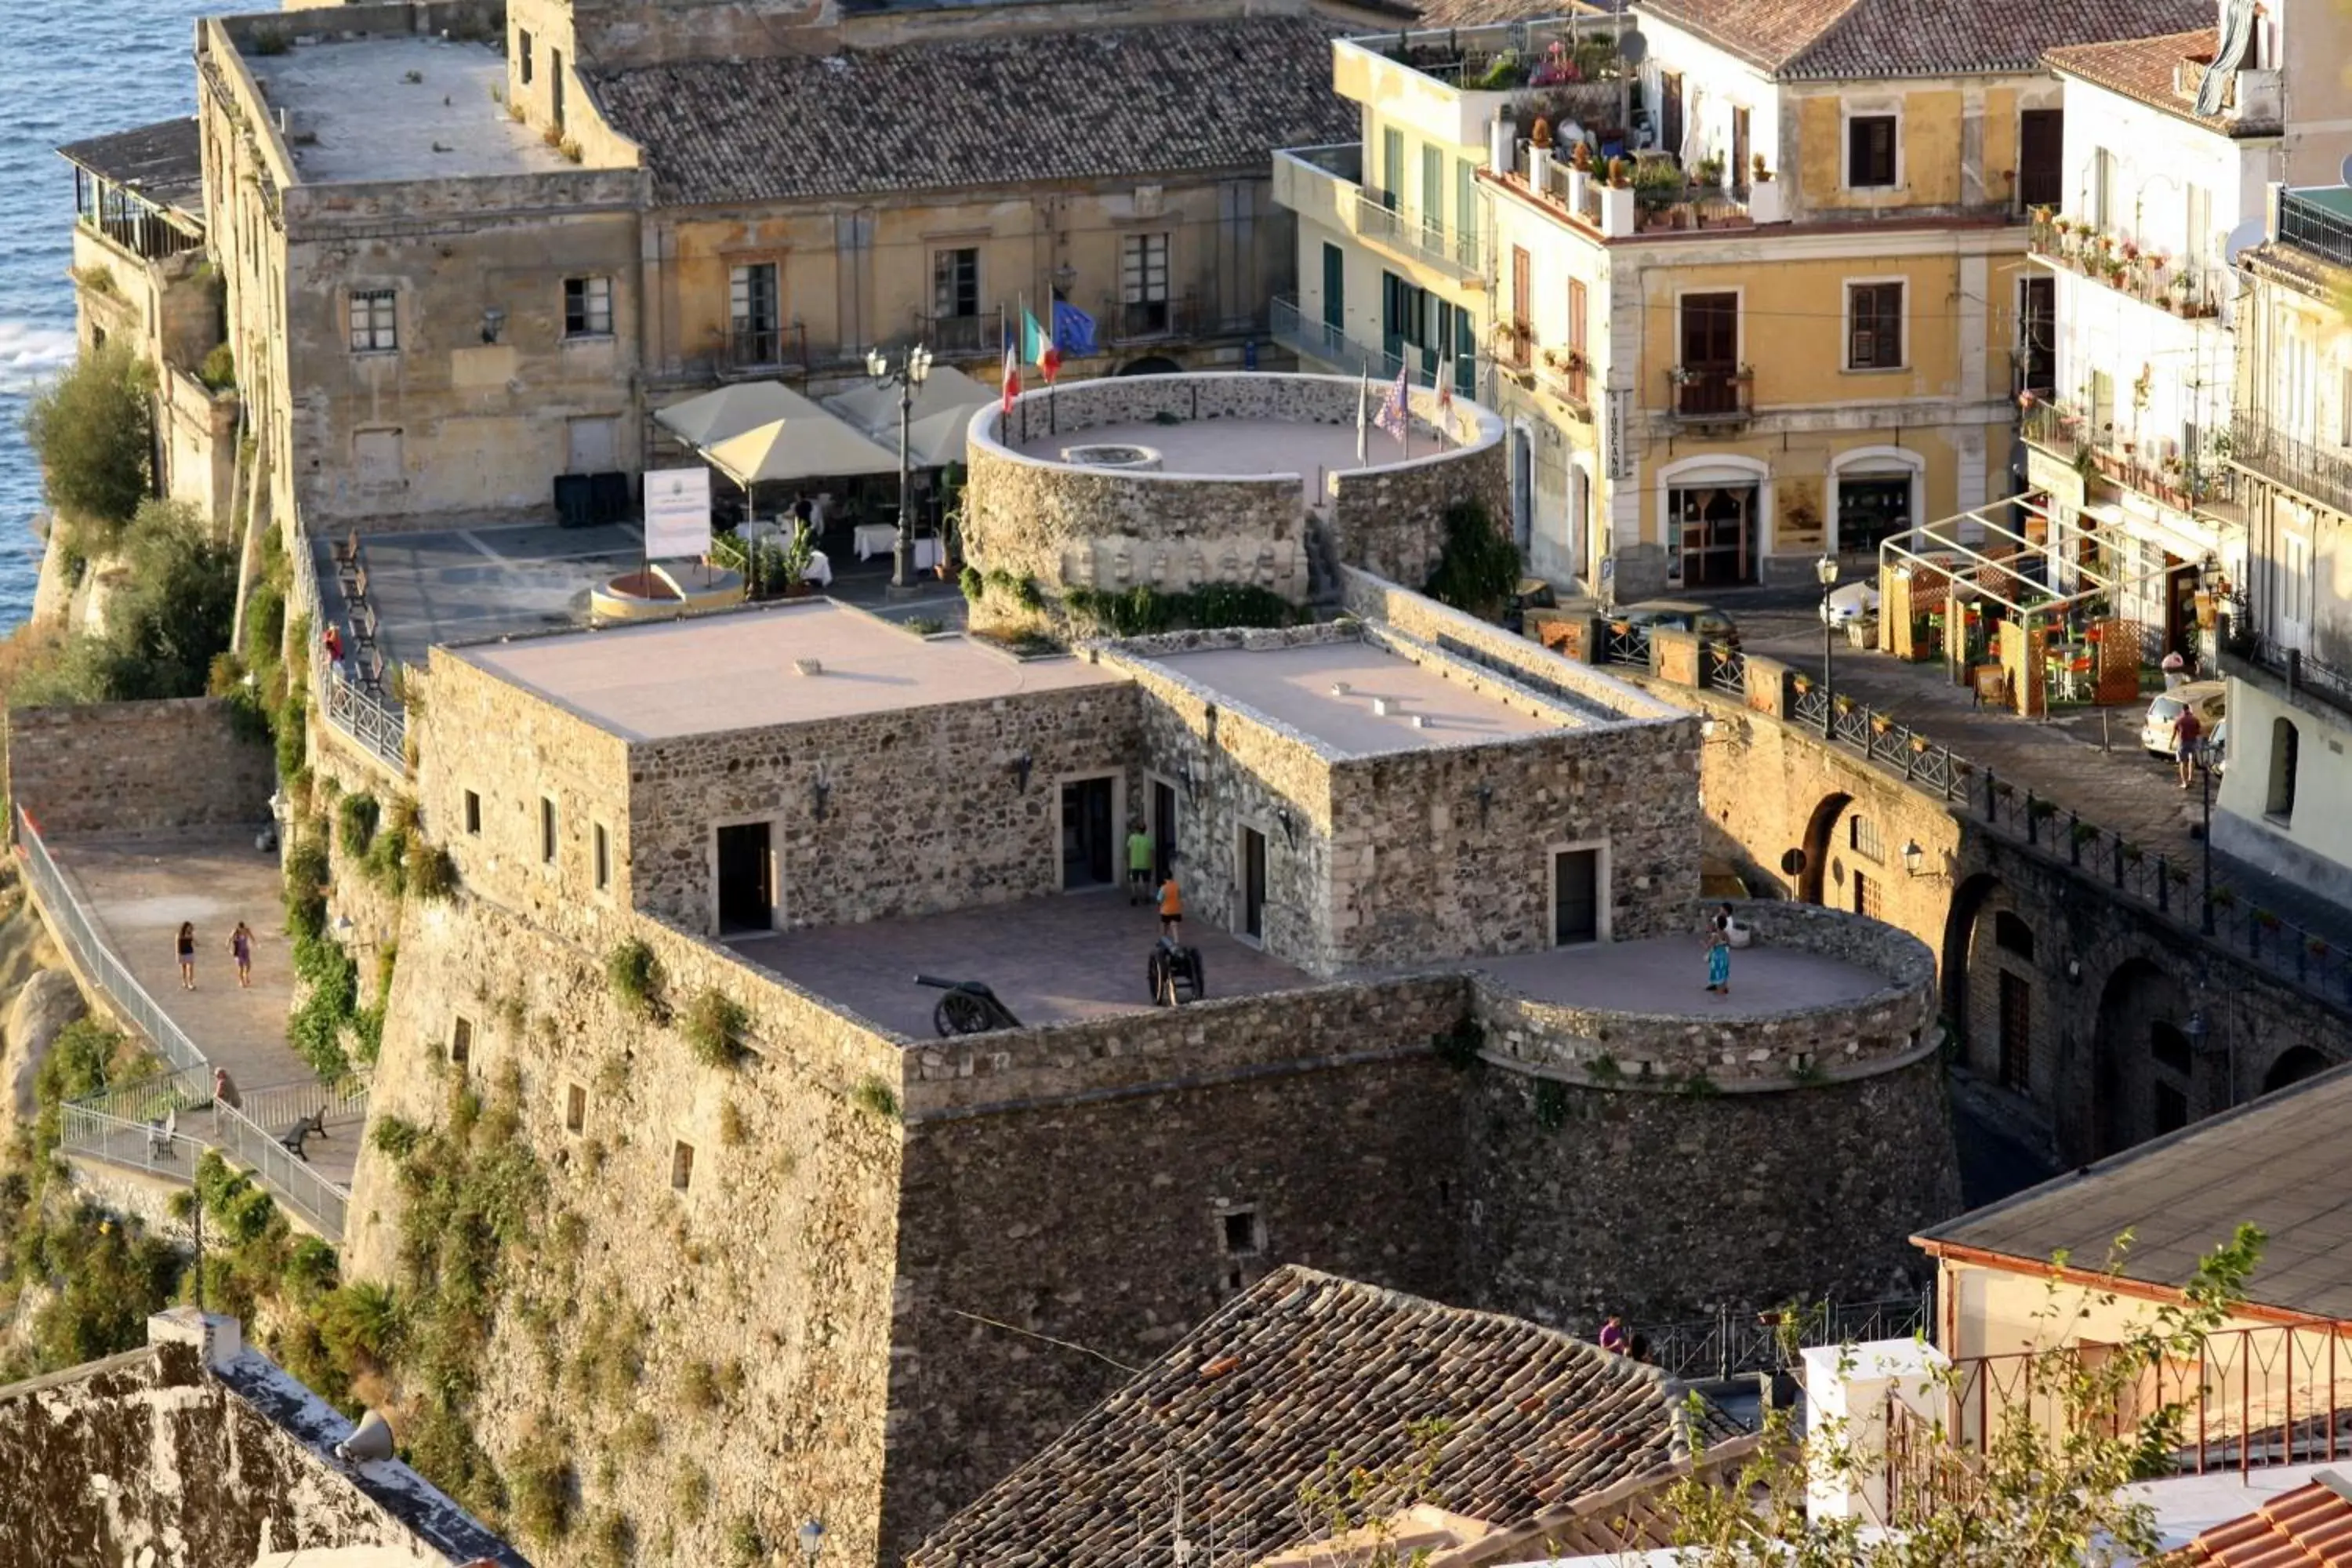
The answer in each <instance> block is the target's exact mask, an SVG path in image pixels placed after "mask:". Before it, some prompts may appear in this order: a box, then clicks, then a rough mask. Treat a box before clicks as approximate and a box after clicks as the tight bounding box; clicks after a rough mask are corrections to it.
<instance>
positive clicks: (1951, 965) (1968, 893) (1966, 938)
mask: <svg viewBox="0 0 2352 1568" xmlns="http://www.w3.org/2000/svg"><path fill="white" fill-rule="evenodd" d="M2004 890H2005V889H2003V888H2002V886H2001V880H2000V878H1999V877H1997V876H1995V875H1994V874H1993V873H1992V872H1990V871H1979V872H1977V873H1975V874H1974V875H1973V876H1969V877H1966V878H1963V879H1961V881H1960V885H1959V886H1958V887H1957V888H1955V889H1952V901H1951V904H1950V906H1949V907H1948V909H1947V910H1946V911H1945V915H1944V951H1943V954H1942V958H1943V962H1942V963H1941V964H1940V965H1939V968H1940V971H1941V975H1942V986H1943V1005H1944V1017H1945V1019H1946V1021H1947V1026H1948V1028H1950V1029H1951V1031H1952V1034H1953V1036H1954V1039H1955V1043H1956V1044H1958V1045H1960V1046H1961V1047H1962V1048H1963V1049H1965V1046H1966V1042H1967V1040H1968V1038H1969V943H1970V942H1972V941H1973V940H1974V938H1975V936H1976V925H1977V916H1978V915H1979V914H1981V913H1983V912H1984V910H1985V907H1986V906H1987V905H1988V904H1990V902H1991V901H1992V900H1993V899H1994V898H1995V897H1996V896H1997V895H1999V894H2000V893H2001V892H2002V891H2004Z"/></svg>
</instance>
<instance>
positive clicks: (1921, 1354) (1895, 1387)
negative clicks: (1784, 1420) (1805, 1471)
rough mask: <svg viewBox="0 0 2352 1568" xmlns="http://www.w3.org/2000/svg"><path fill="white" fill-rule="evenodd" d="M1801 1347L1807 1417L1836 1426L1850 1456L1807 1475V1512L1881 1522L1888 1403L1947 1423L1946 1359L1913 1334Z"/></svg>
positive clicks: (1818, 1517) (1930, 1421)
mask: <svg viewBox="0 0 2352 1568" xmlns="http://www.w3.org/2000/svg"><path fill="white" fill-rule="evenodd" d="M1804 1355H1805V1400H1806V1404H1807V1411H1806V1425H1807V1426H1809V1427H1811V1429H1812V1430H1814V1431H1816V1432H1819V1431H1823V1430H1828V1431H1833V1432H1836V1433H1837V1434H1838V1435H1839V1436H1840V1438H1841V1439H1842V1440H1843V1445H1844V1447H1845V1450H1846V1452H1847V1453H1848V1454H1849V1455H1850V1456H1851V1458H1852V1462H1851V1463H1850V1464H1847V1465H1843V1466H1835V1467H1830V1468H1822V1469H1816V1470H1815V1471H1814V1473H1813V1474H1811V1476H1809V1477H1808V1478H1807V1479H1806V1482H1805V1514H1806V1517H1807V1518H1809V1519H1811V1520H1813V1521H1823V1520H1836V1519H1859V1520H1860V1521H1862V1522H1863V1523H1864V1524H1877V1525H1884V1524H1886V1523H1888V1522H1889V1521H1888V1519H1887V1506H1886V1502H1887V1492H1886V1429H1887V1410H1888V1407H1889V1406H1890V1405H1895V1404H1900V1405H1902V1406H1903V1407H1904V1408H1905V1409H1906V1411H1908V1412H1909V1413H1910V1414H1911V1415H1916V1416H1917V1417H1919V1419H1920V1421H1921V1423H1922V1424H1923V1425H1925V1426H1930V1427H1933V1426H1945V1425H1948V1422H1949V1415H1948V1412H1947V1411H1946V1409H1945V1405H1946V1403H1947V1399H1948V1395H1947V1393H1946V1387H1947V1385H1946V1384H1945V1381H1944V1379H1945V1374H1946V1373H1948V1371H1949V1370H1950V1368H1951V1364H1952V1363H1951V1361H1950V1359H1949V1358H1948V1357H1947V1356H1946V1355H1945V1354H1944V1352H1942V1351H1939V1350H1937V1348H1936V1347H1935V1346H1934V1345H1931V1344H1923V1343H1921V1342H1919V1341H1917V1340H1879V1341H1876V1342H1873V1343H1870V1344H1866V1345H1811V1346H1808V1347H1807V1348H1806V1350H1805V1352H1804Z"/></svg>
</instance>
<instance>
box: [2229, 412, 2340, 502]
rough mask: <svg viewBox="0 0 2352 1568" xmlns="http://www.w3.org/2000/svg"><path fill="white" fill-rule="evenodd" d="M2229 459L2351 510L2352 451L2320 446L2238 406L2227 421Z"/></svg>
mask: <svg viewBox="0 0 2352 1568" xmlns="http://www.w3.org/2000/svg"><path fill="white" fill-rule="evenodd" d="M2230 460H2231V462H2233V463H2235V464H2237V465H2238V467H2240V468H2243V469H2245V470H2246V471H2247V472H2248V473H2251V474H2253V475H2255V476H2256V477H2257V478H2260V479H2273V480H2276V481H2277V482H2278V483H2280V484H2283V485H2285V486H2287V487H2289V488H2290V489H2298V490H2301V491H2302V492H2303V493H2304V494H2305V495H2307V496H2310V497H2311V498H2313V499H2314V500H2323V501H2326V503H2327V504H2328V505H2330V506H2332V507H2334V508H2336V510H2339V511H2352V451H2335V452H2330V451H2326V450H2323V449H2322V448H2321V447H2317V446H2315V445H2313V444H2312V443H2311V442H2309V441H2301V440H2297V439H2296V438H2295V437H2292V436H2290V435H2288V434H2287V433H2286V432H2284V430H2281V429H2279V428H2278V427H2277V426H2274V425H2273V424H2272V423H2271V422H2270V421H2268V420H2267V419H2263V418H2261V417H2259V416H2255V415H2253V414H2252V413H2250V412H2248V411H2247V410H2245V409H2240V410H2238V411H2237V416H2236V417H2235V418H2234V419H2233V420H2232V422H2231V449H2230Z"/></svg>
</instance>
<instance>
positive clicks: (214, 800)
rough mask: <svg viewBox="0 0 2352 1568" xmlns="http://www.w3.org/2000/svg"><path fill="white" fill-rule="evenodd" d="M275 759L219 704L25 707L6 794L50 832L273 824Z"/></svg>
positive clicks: (11, 737)
mask: <svg viewBox="0 0 2352 1568" xmlns="http://www.w3.org/2000/svg"><path fill="white" fill-rule="evenodd" d="M277 787H278V769H277V762H276V759H275V758H274V757H273V756H272V755H271V753H270V750H269V748H268V746H267V745H265V744H264V743H262V742H260V741H258V740H255V739H248V738H247V736H245V735H244V734H242V733H240V732H239V731H238V729H237V726H236V719H235V716H234V715H233V714H232V713H231V711H230V710H229V705H228V704H227V703H226V701H224V700H221V699H219V698H215V697H189V698H181V699H176V700H169V701H162V702H93V703H89V704H86V705H83V706H80V707H75V708H19V709H16V710H13V711H12V712H10V714H9V715H8V789H9V794H10V796H11V797H12V798H13V799H14V800H15V802H16V805H20V806H22V807H24V808H25V809H26V810H28V811H30V812H31V813H32V814H33V817H34V820H35V821H36V822H37V823H39V824H40V827H41V831H42V832H43V833H47V834H68V833H154V832H164V831H168V830H170V829H173V828H180V827H219V826H230V825H234V824H242V823H263V822H267V821H268V820H269V797H270V795H271V794H272V792H274V791H275V790H276V788H277Z"/></svg>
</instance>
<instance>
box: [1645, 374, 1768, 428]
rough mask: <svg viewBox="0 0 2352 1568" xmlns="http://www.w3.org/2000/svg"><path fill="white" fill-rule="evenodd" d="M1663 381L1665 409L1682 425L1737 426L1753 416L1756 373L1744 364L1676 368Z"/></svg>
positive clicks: (1754, 410)
mask: <svg viewBox="0 0 2352 1568" xmlns="http://www.w3.org/2000/svg"><path fill="white" fill-rule="evenodd" d="M1666 381H1667V393H1668V401H1667V405H1666V406H1667V408H1668V409H1669V410H1670V411H1671V412H1672V413H1673V415H1674V416H1675V418H1676V419H1679V420H1682V421H1684V422H1685V423H1686V424H1693V425H1721V424H1731V423H1740V422H1745V421H1746V420H1748V419H1749V418H1751V417H1753V416H1754V415H1755V412H1756V373H1755V372H1754V371H1753V370H1751V369H1749V368H1748V366H1746V365H1740V366H1738V367H1736V368H1735V367H1732V366H1728V365H1676V366H1675V367H1674V369H1672V370H1670V371H1668V372H1667V373H1666Z"/></svg>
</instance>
